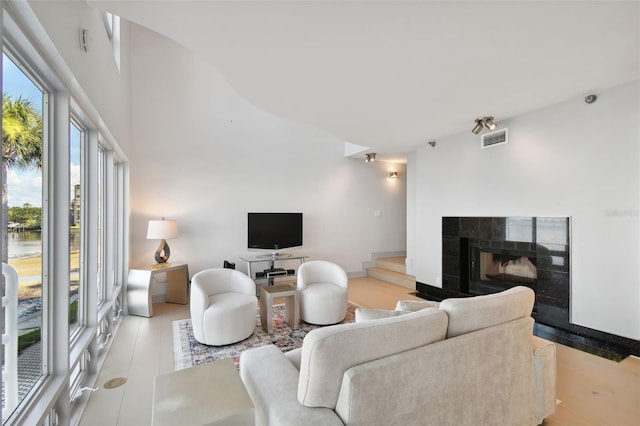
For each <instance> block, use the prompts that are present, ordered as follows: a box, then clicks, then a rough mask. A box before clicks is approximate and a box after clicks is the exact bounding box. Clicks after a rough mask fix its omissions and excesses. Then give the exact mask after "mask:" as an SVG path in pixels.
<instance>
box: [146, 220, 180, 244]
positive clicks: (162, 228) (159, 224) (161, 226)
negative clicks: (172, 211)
mask: <svg viewBox="0 0 640 426" xmlns="http://www.w3.org/2000/svg"><path fill="white" fill-rule="evenodd" d="M177 236H178V223H177V222H176V221H175V220H150V221H149V226H148V227H147V239H148V240H166V239H167V238H176V237H177Z"/></svg>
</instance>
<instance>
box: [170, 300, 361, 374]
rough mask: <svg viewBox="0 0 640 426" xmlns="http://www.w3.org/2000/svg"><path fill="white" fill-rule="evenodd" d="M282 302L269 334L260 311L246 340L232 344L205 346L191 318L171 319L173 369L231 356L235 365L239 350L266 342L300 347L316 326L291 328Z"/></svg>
mask: <svg viewBox="0 0 640 426" xmlns="http://www.w3.org/2000/svg"><path fill="white" fill-rule="evenodd" d="M356 308H357V306H356V305H354V304H352V303H349V307H348V309H347V315H346V317H345V319H344V321H343V323H350V322H354V319H355V310H356ZM284 317H285V315H284V305H275V306H274V307H273V333H271V334H269V333H267V332H266V331H264V330H263V329H262V326H261V325H260V312H257V313H256V315H255V316H254V326H255V332H254V333H253V335H251V336H250V337H249V338H248V339H245V340H243V341H241V342H238V343H236V344H233V345H226V346H208V345H203V344H202V343H200V342H198V341H197V340H196V338H195V337H194V336H193V328H192V325H191V320H190V319H183V320H177V321H174V322H173V352H174V354H175V369H176V370H181V369H183V368H189V367H193V366H195V365H200V364H204V363H207V362H213V361H216V360H218V359H224V358H233V360H234V362H235V364H236V367H237V366H238V359H239V357H240V353H241V352H242V351H244V350H246V349H249V348H257V347H259V346H265V345H276V346H277V347H279V348H280V349H281V350H282V351H283V352H288V351H290V350H293V349H297V348H299V347H301V346H302V340H303V339H304V336H306V335H307V333H309V332H310V331H311V330H313V329H316V328H318V326H315V325H311V324H306V323H303V322H301V323H300V326H299V327H298V328H297V329H295V330H293V329H291V327H289V325H288V324H287V323H286V322H285V320H284Z"/></svg>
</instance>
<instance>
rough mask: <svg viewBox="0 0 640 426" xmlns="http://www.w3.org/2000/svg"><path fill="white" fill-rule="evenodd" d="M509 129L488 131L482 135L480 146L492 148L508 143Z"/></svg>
mask: <svg viewBox="0 0 640 426" xmlns="http://www.w3.org/2000/svg"><path fill="white" fill-rule="evenodd" d="M508 141H509V140H508V131H507V129H501V130H497V131H495V132H491V133H486V134H484V135H482V136H481V137H480V148H482V149H485V148H491V147H494V146H498V145H503V144H505V143H507V142H508Z"/></svg>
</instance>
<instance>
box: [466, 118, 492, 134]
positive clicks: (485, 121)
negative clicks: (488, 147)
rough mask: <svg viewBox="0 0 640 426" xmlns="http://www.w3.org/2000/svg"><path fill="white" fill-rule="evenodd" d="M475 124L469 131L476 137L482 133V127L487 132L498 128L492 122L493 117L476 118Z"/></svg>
mask: <svg viewBox="0 0 640 426" xmlns="http://www.w3.org/2000/svg"><path fill="white" fill-rule="evenodd" d="M475 123H476V125H475V126H473V129H472V130H471V131H472V132H473V133H475V134H476V135H477V134H478V133H480V132H481V131H482V127H486V128H487V129H489V130H495V129H496V127H498V124H497V123H496V122H495V121H493V117H482V118H476V121H475Z"/></svg>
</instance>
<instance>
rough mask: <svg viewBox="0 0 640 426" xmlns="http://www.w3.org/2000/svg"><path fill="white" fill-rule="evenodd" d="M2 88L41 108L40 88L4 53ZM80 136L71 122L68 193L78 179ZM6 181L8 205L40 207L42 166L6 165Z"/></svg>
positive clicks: (40, 109) (13, 96)
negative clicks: (40, 168) (33, 168)
mask: <svg viewBox="0 0 640 426" xmlns="http://www.w3.org/2000/svg"><path fill="white" fill-rule="evenodd" d="M2 90H3V92H4V93H5V94H8V95H10V96H11V97H12V98H14V99H16V98H18V97H19V96H21V97H23V98H25V99H29V100H30V101H31V102H32V104H33V105H34V107H35V108H36V109H37V110H38V111H40V112H42V92H41V91H40V89H38V87H36V85H34V84H33V83H32V82H31V80H30V79H29V78H28V77H27V76H25V74H24V73H23V72H22V71H21V70H20V69H19V68H18V67H17V66H16V65H15V64H14V63H13V62H12V61H11V60H10V59H9V58H8V57H7V56H6V55H4V54H3V58H2ZM80 140H81V133H80V130H78V129H77V128H76V127H75V126H74V125H73V124H72V125H71V127H70V143H71V146H70V148H71V153H70V159H71V170H70V178H71V194H72V195H73V185H74V184H75V183H80ZM7 185H8V188H9V189H8V190H9V207H14V206H18V207H21V206H23V205H24V204H25V203H28V204H31V205H32V206H34V207H42V170H31V169H10V170H9V175H8V179H7Z"/></svg>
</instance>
